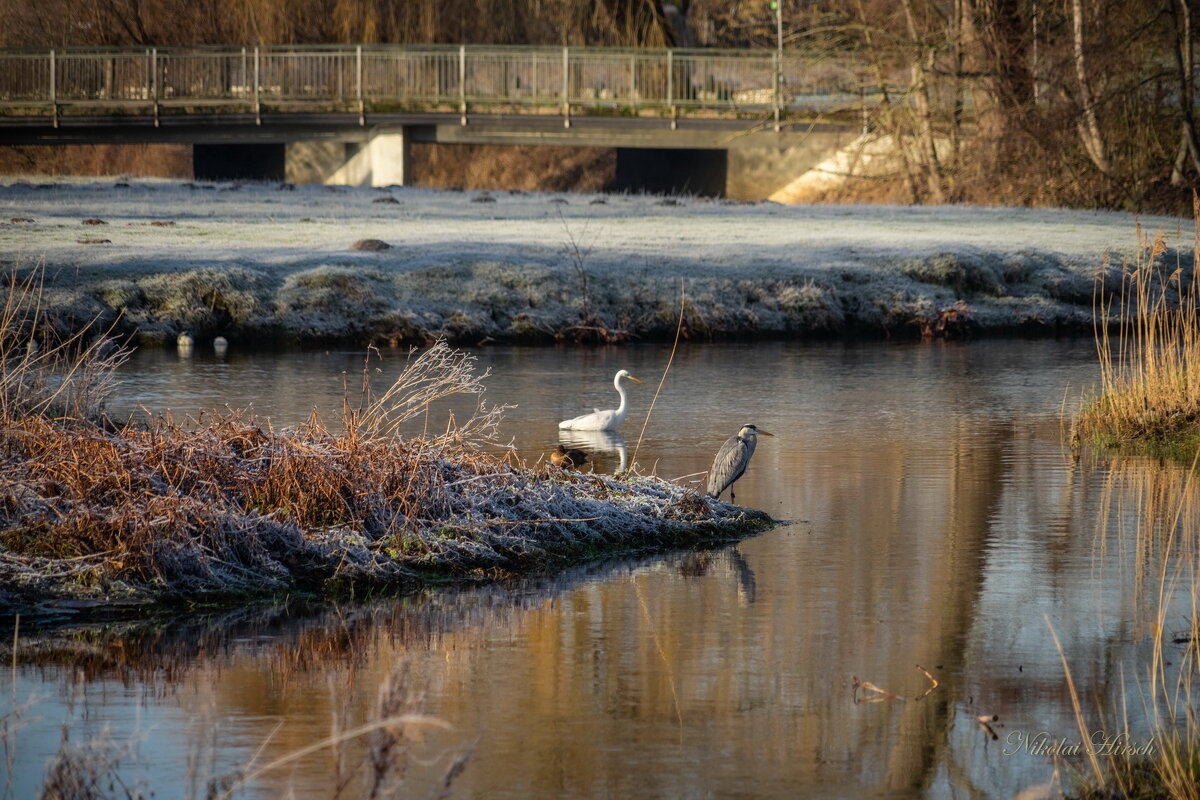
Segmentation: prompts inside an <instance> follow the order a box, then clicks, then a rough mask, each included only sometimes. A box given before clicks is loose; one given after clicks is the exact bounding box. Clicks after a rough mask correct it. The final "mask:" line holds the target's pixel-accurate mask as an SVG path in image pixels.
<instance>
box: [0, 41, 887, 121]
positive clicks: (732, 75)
mask: <svg viewBox="0 0 1200 800" xmlns="http://www.w3.org/2000/svg"><path fill="white" fill-rule="evenodd" d="M859 77H860V67H859V65H858V64H857V63H856V62H854V61H853V60H852V59H850V58H848V57H841V58H837V57H830V56H828V55H822V54H810V53H793V52H787V53H784V54H783V55H782V56H780V55H779V54H778V53H776V52H775V51H765V50H754V51H729V50H725V51H721V50H621V49H610V48H584V47H561V48H558V47H498V46H453V45H441V46H439V45H428V46H387V45H337V46H332V45H331V46H311V47H282V46H273V47H231V48H221V47H194V48H156V47H150V48H106V49H95V48H93V49H51V50H41V51H30V50H0V115H3V114H5V113H8V114H11V113H14V112H15V111H19V110H25V111H29V110H34V111H35V112H36V111H39V110H42V109H46V110H49V111H50V112H51V113H52V114H53V115H54V117H55V120H56V121H57V119H58V115H59V112H60V110H61V109H64V108H65V107H71V108H72V113H80V114H88V113H102V112H108V111H111V110H112V109H113V108H115V107H122V108H124V107H131V106H132V107H152V108H153V111H154V114H155V118H156V119H157V116H158V112H159V109H160V108H163V107H174V106H186V107H188V108H189V110H197V111H202V110H203V109H205V108H211V107H222V108H229V107H236V108H248V109H252V110H254V111H255V112H256V113H259V112H261V110H262V108H263V106H264V105H271V106H273V107H280V108H284V107H286V108H300V109H303V108H309V109H316V108H323V109H325V108H334V109H344V108H355V109H357V110H358V111H359V113H360V119H362V115H363V114H364V113H365V111H366V110H367V109H368V108H377V107H386V108H394V109H400V108H407V109H422V108H423V109H441V110H444V109H445V108H446V107H452V108H455V109H458V110H460V111H461V112H462V114H463V119H464V121H465V119H466V114H467V110H468V109H469V108H470V109H472V110H478V111H481V112H483V111H488V110H492V111H497V110H512V111H521V110H531V109H539V108H554V109H557V110H558V111H561V113H562V114H563V115H564V118H565V120H567V124H570V123H569V119H570V115H571V114H572V113H594V112H595V111H597V110H603V111H606V112H608V113H613V112H615V113H630V114H638V113H642V112H645V111H649V112H660V113H665V114H669V115H670V116H671V117H672V118H674V117H675V115H676V114H678V113H679V112H680V111H683V112H685V113H686V112H691V111H697V110H709V111H713V112H717V113H737V112H769V111H773V112H774V114H775V118H776V119H778V118H779V116H780V114H781V113H782V112H784V111H787V110H790V109H796V108H805V109H813V110H832V109H836V108H843V107H844V108H853V107H856V106H858V105H860V104H861V103H862V102H863V94H862V91H861V89H860V86H861V81H860V80H859Z"/></svg>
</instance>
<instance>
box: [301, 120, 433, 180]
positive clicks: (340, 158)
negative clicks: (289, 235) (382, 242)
mask: <svg viewBox="0 0 1200 800" xmlns="http://www.w3.org/2000/svg"><path fill="white" fill-rule="evenodd" d="M411 138H412V137H411V135H410V132H409V131H408V130H407V129H406V128H399V129H390V128H389V129H387V130H379V131H375V132H374V133H372V134H371V136H370V137H369V138H368V139H366V140H365V141H361V142H340V141H332V142H330V141H324V142H322V141H316V142H314V141H306V142H289V143H288V144H287V157H286V169H285V176H284V177H285V179H286V180H287V181H289V182H290V183H323V184H340V185H344V186H404V185H405V184H406V183H407V182H408V180H409V175H410V167H409V150H410V144H411Z"/></svg>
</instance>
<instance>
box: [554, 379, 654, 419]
mask: <svg viewBox="0 0 1200 800" xmlns="http://www.w3.org/2000/svg"><path fill="white" fill-rule="evenodd" d="M621 378H628V379H629V380H631V381H635V382H637V383H641V382H642V381H641V379H640V378H635V377H633V376H632V375H630V374H629V373H628V372H626V371H625V370H621V371H620V372H618V373H617V375H616V377H615V378H613V386H615V387H616V388H617V394H619V395H620V396H621V405H619V406H617V407H616V408H615V409H614V408H609V409H605V410H603V411H601V410H600V409H598V408H597V409H596V410H595V411H594V412H593V413H591V414H584V415H582V416H579V417H575V418H574V419H564V420H563V421H562V422H560V423H558V427H559V428H560V429H561V430H568V431H613V430H616V429H617V427H619V426H620V424H621V423H622V422H623V421H624V420H625V387H624V386H622V385H621Z"/></svg>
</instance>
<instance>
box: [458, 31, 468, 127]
mask: <svg viewBox="0 0 1200 800" xmlns="http://www.w3.org/2000/svg"><path fill="white" fill-rule="evenodd" d="M458 113H459V118H458V122H459V124H460V125H466V124H467V46H466V45H463V44H460V45H459V46H458Z"/></svg>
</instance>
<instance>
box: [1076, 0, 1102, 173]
mask: <svg viewBox="0 0 1200 800" xmlns="http://www.w3.org/2000/svg"><path fill="white" fill-rule="evenodd" d="M1071 11H1072V20H1071V23H1072V24H1071V32H1072V35H1073V37H1074V41H1075V77H1076V79H1077V80H1078V81H1079V103H1080V105H1081V106H1082V107H1083V108H1082V110H1083V117H1082V118H1081V119H1080V120H1079V125H1078V127H1079V137H1080V139H1081V140H1082V141H1083V149H1084V150H1086V151H1087V154H1088V158H1090V159H1091V160H1092V163H1093V164H1095V165H1096V169H1098V170H1100V171H1101V172H1102V173H1104V174H1105V175H1108V174H1109V173H1110V172H1111V170H1112V167H1111V165H1110V164H1109V161H1108V153H1107V152H1106V150H1105V148H1104V139H1103V137H1101V135H1100V121H1099V120H1098V119H1097V117H1096V102H1095V99H1094V98H1093V96H1092V87H1091V81H1090V80H1089V78H1088V71H1087V63H1086V62H1085V61H1084V56H1083V0H1071Z"/></svg>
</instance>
